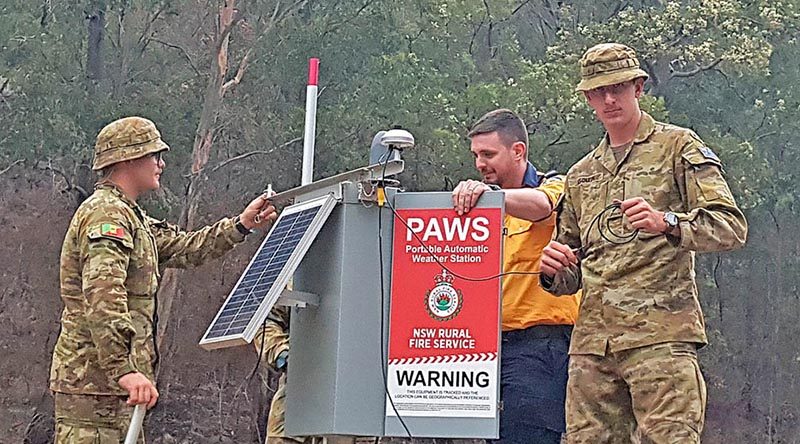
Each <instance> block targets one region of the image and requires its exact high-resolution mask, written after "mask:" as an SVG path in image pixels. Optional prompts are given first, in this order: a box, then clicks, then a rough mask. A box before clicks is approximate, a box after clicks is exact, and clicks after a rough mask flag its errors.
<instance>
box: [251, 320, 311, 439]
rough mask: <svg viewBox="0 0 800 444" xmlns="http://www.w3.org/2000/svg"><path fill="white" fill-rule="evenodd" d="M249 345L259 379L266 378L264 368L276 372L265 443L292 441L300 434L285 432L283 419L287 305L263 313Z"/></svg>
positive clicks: (287, 325)
mask: <svg viewBox="0 0 800 444" xmlns="http://www.w3.org/2000/svg"><path fill="white" fill-rule="evenodd" d="M253 345H254V346H255V347H256V350H257V351H258V353H259V354H260V355H261V364H262V367H261V368H262V369H263V370H262V379H263V380H264V382H265V383H266V382H267V381H269V375H268V372H267V369H268V368H272V369H274V370H277V371H278V372H280V379H279V380H278V388H277V389H276V390H275V394H274V395H273V396H272V402H271V404H270V407H269V418H268V419H267V439H266V441H265V443H266V444H296V443H302V442H304V441H303V439H300V438H292V437H287V436H285V433H284V424H285V421H286V368H287V364H288V360H289V308H288V307H282V306H275V307H274V308H273V309H272V311H271V312H270V314H269V316H267V322H266V324H265V326H264V329H263V331H262V332H259V333H258V334H257V335H256V338H255V340H254V341H253Z"/></svg>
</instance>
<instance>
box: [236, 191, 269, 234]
mask: <svg viewBox="0 0 800 444" xmlns="http://www.w3.org/2000/svg"><path fill="white" fill-rule="evenodd" d="M269 198H270V196H269V195H268V194H267V193H264V194H262V195H260V196H258V197H256V198H255V199H253V201H252V202H250V203H249V204H248V205H247V207H245V209H244V211H242V214H240V215H239V221H240V222H241V223H242V225H244V227H245V228H247V229H248V230H252V229H262V228H266V227H268V226H269V225H271V224H272V223H273V222H275V219H277V218H278V212H277V211H275V207H274V206H273V205H272V203H271V202H270V201H269Z"/></svg>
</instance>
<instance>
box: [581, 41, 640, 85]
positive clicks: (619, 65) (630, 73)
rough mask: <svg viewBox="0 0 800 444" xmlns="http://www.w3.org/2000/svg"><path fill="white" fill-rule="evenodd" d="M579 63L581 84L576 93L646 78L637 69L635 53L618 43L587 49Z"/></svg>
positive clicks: (637, 63)
mask: <svg viewBox="0 0 800 444" xmlns="http://www.w3.org/2000/svg"><path fill="white" fill-rule="evenodd" d="M580 63H581V83H579V84H578V87H577V88H575V89H576V90H578V91H589V90H591V89H595V88H600V87H603V86H608V85H614V84H617V83H622V82H627V81H628V80H633V79H638V78H639V77H644V78H645V79H647V78H648V75H647V73H646V72H644V71H643V70H642V69H641V68H640V67H639V60H638V59H637V58H636V52H635V51H634V50H633V49H631V48H629V47H627V46H625V45H622V44H619V43H601V44H599V45H595V46H593V47H591V48H589V50H587V51H586V53H585V54H584V55H583V57H581V62H580Z"/></svg>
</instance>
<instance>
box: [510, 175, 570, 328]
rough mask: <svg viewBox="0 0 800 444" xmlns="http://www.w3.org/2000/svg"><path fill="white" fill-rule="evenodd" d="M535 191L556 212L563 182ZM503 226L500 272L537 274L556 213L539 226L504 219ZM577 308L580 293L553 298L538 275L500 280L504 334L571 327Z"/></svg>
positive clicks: (548, 182) (547, 183)
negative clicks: (525, 329) (501, 266)
mask: <svg viewBox="0 0 800 444" xmlns="http://www.w3.org/2000/svg"><path fill="white" fill-rule="evenodd" d="M536 189H537V190H540V191H542V192H544V193H545V194H547V197H548V198H550V202H551V203H552V204H553V208H555V207H556V203H557V202H558V199H559V198H560V197H561V194H562V193H563V192H564V181H563V178H561V177H558V178H552V179H546V180H544V182H543V183H542V184H541V185H540V186H539V187H538V188H536ZM505 226H506V229H507V235H506V238H505V244H504V248H503V261H504V262H503V271H528V272H530V271H539V261H540V260H541V257H542V249H543V248H544V247H546V246H547V244H548V243H550V240H551V239H552V237H553V230H554V229H555V226H556V213H555V212H554V213H553V214H551V215H550V216H549V217H548V218H547V219H544V220H542V221H539V222H531V221H527V220H524V219H518V218H516V217H513V216H509V215H506V217H505ZM579 304H580V293H578V294H575V295H570V296H553V295H552V294H550V293H548V292H546V291H545V290H544V289H542V287H541V286H540V284H539V276H538V275H533V274H532V275H520V274H512V275H506V276H503V324H502V325H503V331H508V330H521V329H524V328H528V327H532V326H534V325H574V324H575V321H576V320H577V319H578V305H579Z"/></svg>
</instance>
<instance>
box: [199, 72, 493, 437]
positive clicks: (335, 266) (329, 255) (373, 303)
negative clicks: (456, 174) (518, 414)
mask: <svg viewBox="0 0 800 444" xmlns="http://www.w3.org/2000/svg"><path fill="white" fill-rule="evenodd" d="M312 68H313V73H314V76H316V67H314V66H312ZM311 71H312V70H310V72H311ZM309 79H310V80H309V97H311V95H314V100H311V99H310V98H309V102H314V101H315V100H316V98H315V94H316V92H315V91H316V90H315V88H316V78H315V77H314V78H313V82H312V77H311V76H310V77H309ZM312 83H313V85H312ZM312 86H313V88H312ZM312 105H313V109H315V102H314V103H312ZM309 109H310V110H311V108H309ZM309 114H313V112H309V113H307V117H308V115H309ZM311 122H312V125H311V126H312V128H311V129H310V130H309V128H308V123H309V119H308V118H307V122H306V123H307V133H306V142H308V141H309V140H310V141H312V142H313V119H311ZM306 145H307V146H306V148H307V149H306V150H305V155H304V163H303V180H302V185H301V186H300V187H297V188H294V189H290V190H287V191H284V192H281V193H278V194H276V195H274V196H273V197H272V200H273V202H275V203H277V204H288V205H287V206H285V207H284V208H283V209H282V211H281V213H280V215H279V217H278V219H277V220H276V221H275V223H274V224H273V226H272V228H271V229H270V231H269V233H268V234H267V236H266V237H265V239H264V240H263V242H262V244H261V246H260V247H259V249H258V250H257V251H256V253H255V255H254V256H253V258H252V259H251V261H250V263H249V264H248V265H247V267H246V268H245V270H244V271H243V273H242V275H241V277H240V278H239V280H238V281H237V283H236V285H235V286H234V287H233V289H232V290H231V292H230V293H229V295H228V297H227V299H226V300H225V302H224V303H223V305H222V307H221V308H220V309H219V311H218V312H217V314H216V316H215V317H214V319H213V320H212V322H211V324H210V325H209V326H208V328H207V330H206V332H205V334H204V335H203V338H202V339H201V341H200V346H201V347H203V348H205V349H207V350H213V349H217V348H221V347H230V346H237V345H244V344H249V343H251V342H252V341H253V339H254V338H255V336H256V335H257V333H258V332H259V331H260V329H261V326H262V325H263V324H264V322H265V321H266V319H267V316H268V314H269V312H270V311H271V310H272V308H273V307H274V306H275V305H276V304H279V305H287V306H290V307H292V308H291V319H290V334H289V344H290V353H289V360H288V362H289V364H288V366H287V386H286V394H287V395H286V397H287V398H286V425H285V429H286V433H287V435H289V436H378V437H380V436H411V437H430V438H439V437H441V438H497V437H498V435H499V401H500V400H499V397H500V366H499V362H500V307H501V304H500V302H501V299H500V294H501V278H500V274H501V273H502V258H503V251H502V247H503V216H504V199H503V193H502V192H499V191H490V192H487V193H485V194H484V195H483V196H482V197H481V199H480V201H479V203H478V205H477V207H476V208H473V209H472V210H471V211H470V212H469V213H467V214H464V215H462V216H458V215H457V214H456V212H455V211H454V210H453V208H452V196H451V193H449V192H404V191H403V190H402V188H400V186H399V181H398V180H397V179H396V176H397V175H398V174H400V173H402V171H403V168H404V162H403V160H402V159H401V153H402V150H403V149H406V148H411V147H413V146H414V138H413V136H412V135H411V134H410V133H408V132H407V131H404V130H401V129H392V130H389V131H386V132H380V133H378V134H377V135H376V137H375V139H374V140H373V150H372V155H371V158H370V165H369V166H367V167H363V168H359V169H356V170H353V171H349V172H346V173H342V174H339V175H336V176H332V177H328V178H324V179H320V180H317V181H313V182H312V181H311V176H312V175H311V171H310V169H311V162H310V161H309V162H307V161H306V160H307V159H308V158H313V143H311V144H310V145H311V146H310V147H309V146H308V145H309V144H308V143H307V144H306ZM290 282H291V290H287V286H288V285H289V284H290Z"/></svg>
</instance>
